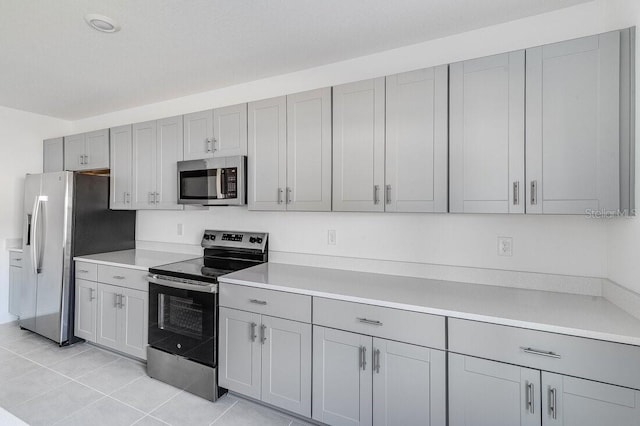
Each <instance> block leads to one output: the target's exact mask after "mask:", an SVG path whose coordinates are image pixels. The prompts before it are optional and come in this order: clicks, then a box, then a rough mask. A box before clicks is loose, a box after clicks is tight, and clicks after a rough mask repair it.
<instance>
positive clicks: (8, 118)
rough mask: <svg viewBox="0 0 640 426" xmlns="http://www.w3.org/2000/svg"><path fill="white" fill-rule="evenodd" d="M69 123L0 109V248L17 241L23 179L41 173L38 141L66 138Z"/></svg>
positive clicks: (3, 312)
mask: <svg viewBox="0 0 640 426" xmlns="http://www.w3.org/2000/svg"><path fill="white" fill-rule="evenodd" d="M70 131H71V123H70V122H67V121H63V120H59V119H56V118H51V117H46V116H43V115H37V114H31V113H28V112H24V111H18V110H15V109H10V108H5V107H0V141H1V142H0V182H2V185H0V200H2V203H3V207H2V208H0V241H1V243H2V246H1V247H2V248H5V247H6V246H7V244H9V245H10V244H11V243H12V241H11V240H15V239H18V238H21V233H22V229H21V228H22V201H23V186H24V176H25V174H27V173H42V140H43V139H45V138H50V137H57V136H62V135H65V134H69V132H70ZM8 295H9V254H8V253H6V252H4V254H3V255H2V256H0V323H4V322H7V321H10V320H12V319H13V317H11V316H10V315H9V314H8Z"/></svg>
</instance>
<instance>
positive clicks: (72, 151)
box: [64, 129, 109, 171]
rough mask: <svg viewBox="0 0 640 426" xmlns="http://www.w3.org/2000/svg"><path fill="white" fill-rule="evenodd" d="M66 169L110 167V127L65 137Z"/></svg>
mask: <svg viewBox="0 0 640 426" xmlns="http://www.w3.org/2000/svg"><path fill="white" fill-rule="evenodd" d="M64 168H65V170H71V171H75V170H98V169H108V168H109V129H103V130H96V131H95V132H89V133H82V134H79V135H73V136H65V138H64Z"/></svg>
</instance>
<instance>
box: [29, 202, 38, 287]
mask: <svg viewBox="0 0 640 426" xmlns="http://www.w3.org/2000/svg"><path fill="white" fill-rule="evenodd" d="M39 210H40V197H39V196H36V198H35V200H34V202H33V210H32V213H31V238H30V239H31V266H32V267H33V273H34V274H36V275H38V273H39V272H40V271H39V270H38V240H37V235H38V213H39Z"/></svg>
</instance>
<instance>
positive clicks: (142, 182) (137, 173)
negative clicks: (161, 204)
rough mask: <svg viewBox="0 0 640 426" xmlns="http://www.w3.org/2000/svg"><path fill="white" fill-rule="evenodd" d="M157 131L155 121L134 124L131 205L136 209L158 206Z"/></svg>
mask: <svg viewBox="0 0 640 426" xmlns="http://www.w3.org/2000/svg"><path fill="white" fill-rule="evenodd" d="M156 133H157V132H156V122H155V121H147V122H145V123H137V124H134V125H133V182H132V183H133V186H132V188H131V207H132V208H133V209H134V210H144V209H154V208H155V206H156V205H155V198H156V197H155V192H156V176H157V175H156V166H157V154H156V151H157V143H156ZM176 180H177V175H176Z"/></svg>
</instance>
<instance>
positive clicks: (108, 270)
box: [98, 265, 149, 291]
mask: <svg viewBox="0 0 640 426" xmlns="http://www.w3.org/2000/svg"><path fill="white" fill-rule="evenodd" d="M148 274H149V273H148V272H147V271H140V270H138V269H129V268H120V267H117V266H106V265H99V266H98V281H99V282H101V283H106V284H113V285H117V286H120V287H127V288H132V289H134V290H141V291H149V283H148V281H147V280H146V277H147V275H148Z"/></svg>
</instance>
